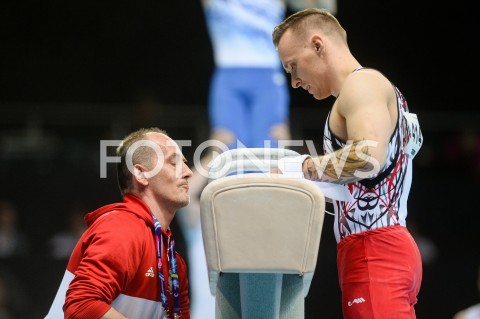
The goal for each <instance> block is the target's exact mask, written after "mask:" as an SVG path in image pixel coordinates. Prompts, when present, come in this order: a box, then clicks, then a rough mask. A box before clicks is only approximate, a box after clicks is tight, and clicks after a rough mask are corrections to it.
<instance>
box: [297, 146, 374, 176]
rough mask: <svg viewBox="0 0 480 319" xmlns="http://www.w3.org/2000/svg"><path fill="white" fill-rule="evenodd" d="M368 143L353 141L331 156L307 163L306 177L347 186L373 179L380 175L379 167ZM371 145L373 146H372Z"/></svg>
mask: <svg viewBox="0 0 480 319" xmlns="http://www.w3.org/2000/svg"><path fill="white" fill-rule="evenodd" d="M367 144H368V143H366V142H365V141H353V142H349V143H347V145H346V146H345V147H344V148H341V149H339V150H337V151H335V152H333V153H331V154H328V155H325V156H320V157H317V158H314V159H312V161H311V162H312V164H313V163H314V166H315V167H313V165H309V163H306V164H307V165H306V172H305V177H306V178H307V179H311V180H318V181H325V182H332V183H338V184H347V183H350V182H353V181H357V180H361V179H364V178H366V176H368V177H373V176H375V175H376V174H377V173H378V165H375V161H374V159H373V158H372V157H371V155H370V153H369V148H368V145H367ZM370 145H371V144H370Z"/></svg>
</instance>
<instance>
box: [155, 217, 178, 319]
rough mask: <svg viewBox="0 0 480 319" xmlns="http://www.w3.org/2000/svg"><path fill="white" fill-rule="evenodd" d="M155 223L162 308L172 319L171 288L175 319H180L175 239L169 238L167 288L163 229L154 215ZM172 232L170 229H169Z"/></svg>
mask: <svg viewBox="0 0 480 319" xmlns="http://www.w3.org/2000/svg"><path fill="white" fill-rule="evenodd" d="M152 217H153V221H154V223H155V244H156V248H157V261H158V262H157V267H158V279H159V280H160V295H161V298H162V307H163V310H164V311H165V315H166V318H167V319H170V318H171V317H170V313H169V307H168V298H167V288H170V291H169V293H170V294H173V319H177V318H180V316H181V308H180V294H179V290H180V288H179V287H180V286H179V282H178V267H177V256H176V254H175V242H174V240H173V238H171V237H169V240H168V250H167V259H168V262H169V264H170V269H169V272H168V273H169V278H168V287H166V286H165V277H164V276H163V262H162V228H161V226H160V222H159V221H158V219H157V218H156V217H155V215H153V213H152ZM168 231H169V232H170V228H168Z"/></svg>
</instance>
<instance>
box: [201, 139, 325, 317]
mask: <svg viewBox="0 0 480 319" xmlns="http://www.w3.org/2000/svg"><path fill="white" fill-rule="evenodd" d="M297 155H299V154H298V153H297V152H294V151H292V150H287V149H274V148H250V149H249V148H245V149H235V150H229V151H226V152H224V153H222V154H220V155H219V156H217V157H216V158H215V160H213V161H212V162H211V164H210V165H209V167H210V168H209V183H208V185H207V186H206V187H205V188H204V190H203V192H202V194H201V198H200V202H201V210H200V217H201V225H202V236H203V242H204V248H205V254H206V261H207V269H208V276H209V283H210V291H211V293H212V295H214V296H215V318H216V319H239V318H243V319H287V318H288V319H300V318H304V317H305V306H304V305H305V297H306V296H307V294H308V291H309V288H310V284H311V281H312V278H313V274H314V271H315V266H316V263H317V256H318V249H319V246H320V237H321V232H322V226H323V219H324V212H325V197H324V195H323V193H322V192H321V190H320V189H319V188H318V187H316V186H315V185H314V184H313V183H311V182H309V181H308V180H305V179H302V178H292V177H287V176H283V175H281V174H271V173H270V172H271V170H272V168H274V167H276V165H277V164H278V160H280V159H281V158H283V157H286V156H297ZM232 172H233V173H235V175H232V174H231V173H232ZM243 172H248V173H243ZM201 319H207V318H201Z"/></svg>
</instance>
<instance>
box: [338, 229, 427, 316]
mask: <svg viewBox="0 0 480 319" xmlns="http://www.w3.org/2000/svg"><path fill="white" fill-rule="evenodd" d="M337 267H338V277H339V280H340V288H341V290H342V308H343V316H344V318H345V319H407V318H408V319H412V318H416V316H415V310H414V308H413V306H414V305H415V304H416V302H417V295H418V292H419V290H420V284H421V281H422V261H421V258H420V253H419V251H418V247H417V245H416V243H415V241H414V240H413V238H412V236H411V235H410V233H409V232H408V230H407V229H406V228H405V227H403V226H391V227H384V228H379V229H375V230H370V231H366V232H362V233H358V234H353V235H350V236H347V237H346V238H344V239H343V240H342V241H341V242H340V243H338V245H337Z"/></svg>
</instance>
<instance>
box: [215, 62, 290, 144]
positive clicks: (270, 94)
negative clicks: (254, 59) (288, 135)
mask: <svg viewBox="0 0 480 319" xmlns="http://www.w3.org/2000/svg"><path fill="white" fill-rule="evenodd" d="M212 76H213V78H212V81H211V84H210V95H209V117H210V118H209V119H210V125H211V127H212V129H213V130H215V129H221V128H222V129H226V130H229V131H231V132H232V133H233V134H235V139H236V140H237V139H238V140H239V142H240V143H242V144H243V145H245V147H265V144H264V140H270V141H271V144H270V145H271V147H276V146H277V144H278V143H277V141H276V140H273V139H272V137H271V136H270V130H271V128H272V127H273V126H275V125H276V124H280V123H288V117H289V105H290V95H289V90H288V83H287V79H286V76H285V73H284V72H283V70H282V69H270V68H217V69H216V70H215V71H214V73H213V75H212ZM236 140H235V142H234V143H233V145H227V146H228V147H229V148H236V147H237V141H236Z"/></svg>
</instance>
